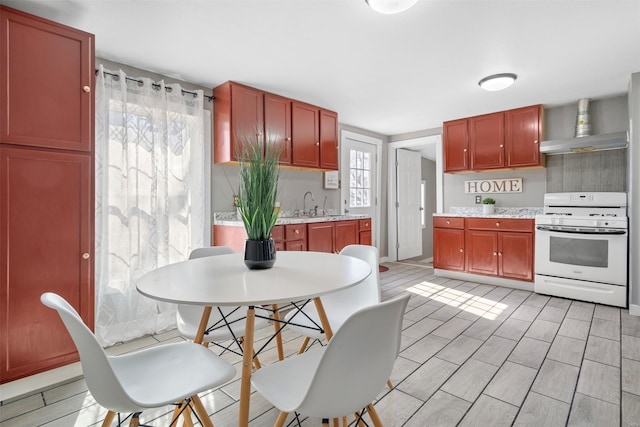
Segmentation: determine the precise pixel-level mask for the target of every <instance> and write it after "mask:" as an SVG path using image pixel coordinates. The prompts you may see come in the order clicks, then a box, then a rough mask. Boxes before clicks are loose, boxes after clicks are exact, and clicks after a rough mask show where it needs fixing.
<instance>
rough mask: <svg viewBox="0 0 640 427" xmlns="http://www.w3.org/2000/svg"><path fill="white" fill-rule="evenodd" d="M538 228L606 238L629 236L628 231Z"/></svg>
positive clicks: (538, 227) (541, 226) (542, 226)
mask: <svg viewBox="0 0 640 427" xmlns="http://www.w3.org/2000/svg"><path fill="white" fill-rule="evenodd" d="M536 228H537V229H538V230H541V231H550V232H553V233H569V234H599V235H606V236H609V235H622V234H627V230H611V231H597V230H594V231H589V230H571V229H564V230H560V229H557V228H553V227H548V226H544V225H538V226H537V227H536Z"/></svg>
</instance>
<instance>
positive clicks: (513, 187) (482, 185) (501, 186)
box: [464, 178, 522, 194]
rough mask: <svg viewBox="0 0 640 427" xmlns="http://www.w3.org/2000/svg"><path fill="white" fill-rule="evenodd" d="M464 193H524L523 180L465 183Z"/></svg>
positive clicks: (485, 180)
mask: <svg viewBox="0 0 640 427" xmlns="http://www.w3.org/2000/svg"><path fill="white" fill-rule="evenodd" d="M464 192H465V193H466V194H470V193H485V194H486V193H522V178H506V179H478V180H475V181H465V182H464Z"/></svg>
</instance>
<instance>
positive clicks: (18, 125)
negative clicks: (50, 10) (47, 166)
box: [0, 8, 95, 152]
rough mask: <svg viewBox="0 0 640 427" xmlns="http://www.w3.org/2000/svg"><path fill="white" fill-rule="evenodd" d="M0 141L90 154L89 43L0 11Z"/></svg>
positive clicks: (91, 73) (72, 32)
mask: <svg viewBox="0 0 640 427" xmlns="http://www.w3.org/2000/svg"><path fill="white" fill-rule="evenodd" d="M0 31H1V34H2V37H1V40H2V41H1V46H0V53H1V55H0V56H1V59H0V100H1V102H0V142H3V143H11V144H20V145H29V146H36V147H50V148H61V149H67V150H76V151H84V152H90V151H91V150H92V147H93V133H94V131H93V125H94V121H93V115H94V113H93V110H94V94H93V87H94V79H95V78H94V68H95V66H94V53H93V49H94V46H93V44H94V38H93V35H91V34H88V33H85V32H82V31H78V30H74V29H72V28H69V27H66V26H63V25H59V24H56V23H53V22H50V21H46V20H44V19H40V18H37V17H34V16H31V15H27V14H24V13H22V12H18V11H15V10H13V9H7V8H2V9H1V10H0Z"/></svg>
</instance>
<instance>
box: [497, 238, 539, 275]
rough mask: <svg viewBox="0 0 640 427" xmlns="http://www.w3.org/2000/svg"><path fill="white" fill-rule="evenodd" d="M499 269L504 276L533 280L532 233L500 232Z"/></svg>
mask: <svg viewBox="0 0 640 427" xmlns="http://www.w3.org/2000/svg"><path fill="white" fill-rule="evenodd" d="M498 271H499V274H500V276H502V277H509V278H512V279H516V280H527V281H532V280H533V234H532V233H510V232H501V233H498Z"/></svg>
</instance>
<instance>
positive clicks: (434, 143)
mask: <svg viewBox="0 0 640 427" xmlns="http://www.w3.org/2000/svg"><path fill="white" fill-rule="evenodd" d="M399 149H408V150H412V151H420V152H421V155H422V156H424V157H425V158H428V159H430V160H433V161H435V164H436V173H435V184H434V183H430V184H429V183H428V185H435V199H436V200H435V212H438V213H441V212H443V209H444V208H443V207H444V201H443V200H444V195H443V191H442V185H443V174H444V172H443V163H442V137H441V135H439V134H438V135H430V136H425V137H420V138H414V139H409V140H405V141H397V142H392V143H389V144H388V150H389V151H388V160H389V163H388V171H389V173H388V189H389V190H388V203H387V206H388V218H389V221H388V230H389V238H388V254H389V256H388V260H389V261H397V260H398V249H397V247H398V235H399V234H398V227H399V226H402V224H399V217H398V213H397V206H396V202H397V200H398V180H397V165H396V158H397V156H396V154H397V153H396V151H397V150H399ZM432 193H433V192H432ZM429 202H430V203H432V204H433V200H431V201H428V202H427V203H429ZM425 228H426V232H425V235H430V234H431V233H432V228H433V221H432V220H431V218H430V217H429V216H428V215H427V218H425ZM416 232H417V233H422V232H423V230H422V228H420V230H416Z"/></svg>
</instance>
